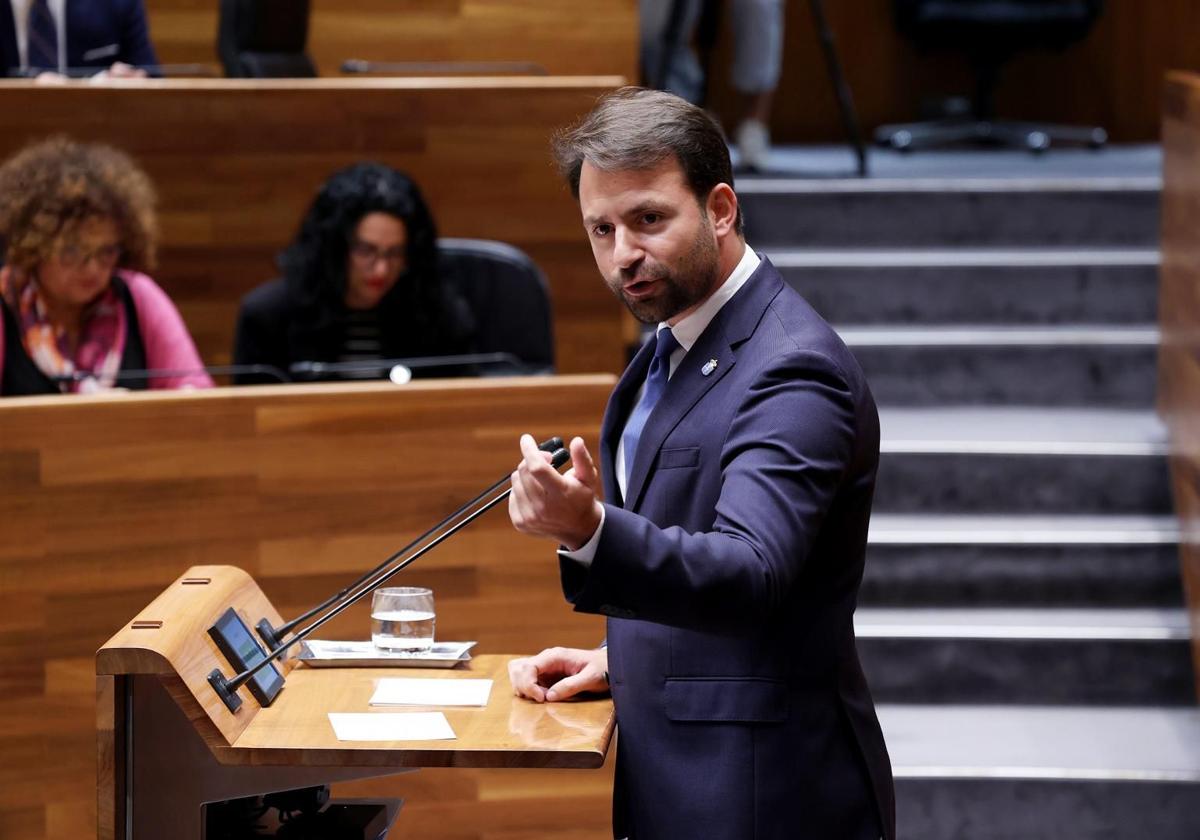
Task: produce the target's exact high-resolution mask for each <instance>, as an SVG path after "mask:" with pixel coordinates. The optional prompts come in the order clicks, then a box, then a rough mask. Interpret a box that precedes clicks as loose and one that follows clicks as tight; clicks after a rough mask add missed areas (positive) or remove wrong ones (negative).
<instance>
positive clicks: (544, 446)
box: [538, 437, 563, 452]
mask: <svg viewBox="0 0 1200 840" xmlns="http://www.w3.org/2000/svg"><path fill="white" fill-rule="evenodd" d="M562 448H563V439H562V438H560V437H552V438H546V439H545V440H544V441H542V442H541V443H539V444H538V449H540V450H542V451H543V452H557V451H558V450H560V449H562Z"/></svg>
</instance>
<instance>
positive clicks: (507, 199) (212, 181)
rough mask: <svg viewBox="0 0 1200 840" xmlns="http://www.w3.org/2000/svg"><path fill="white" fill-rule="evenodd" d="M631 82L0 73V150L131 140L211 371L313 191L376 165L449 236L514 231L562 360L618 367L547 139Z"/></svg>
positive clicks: (613, 339)
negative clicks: (417, 194) (537, 277)
mask: <svg viewBox="0 0 1200 840" xmlns="http://www.w3.org/2000/svg"><path fill="white" fill-rule="evenodd" d="M619 84H621V79H620V78H619V77H558V76H549V77H535V76H528V77H504V78H474V79H468V78H441V79H432V78H410V79H398V78H392V79H379V78H369V79H367V78H364V79H312V80H291V81H287V80H283V81H257V80H224V79H216V80H151V81H145V82H114V83H111V84H87V83H78V84H74V85H70V86H66V87H49V86H45V85H38V84H36V83H34V82H27V81H9V82H0V97H2V98H3V101H4V108H2V109H0V158H3V157H6V156H7V155H9V154H11V153H13V152H14V151H16V150H17V149H18V148H20V147H21V146H22V145H24V144H25V143H27V142H29V141H31V140H35V139H40V138H43V137H46V136H48V135H51V134H59V133H66V134H69V135H71V136H73V137H75V138H77V139H81V140H90V141H104V142H107V143H111V144H113V145H116V146H118V147H120V148H122V149H125V150H126V151H128V152H129V153H130V154H132V155H133V156H134V157H135V158H136V159H137V160H138V161H139V162H140V163H141V164H142V166H144V167H145V168H146V170H147V171H148V172H149V173H150V175H151V177H152V178H153V179H154V181H155V184H156V186H157V188H158V193H159V198H160V210H161V212H160V217H161V223H162V239H163V241H162V247H161V259H160V266H159V268H158V270H157V271H155V272H153V274H154V276H155V278H156V279H157V280H158V281H159V282H160V283H161V284H162V286H163V287H164V288H165V289H166V290H167V292H168V293H169V294H170V295H171V297H172V298H173V299H174V300H175V301H176V303H177V304H178V305H179V308H180V310H181V311H182V313H183V317H184V320H185V321H186V322H187V325H188V327H189V328H190V329H191V331H192V334H193V335H194V336H195V338H196V341H197V344H198V346H199V348H200V353H201V356H202V358H203V359H204V361H205V362H206V363H208V364H224V363H226V362H227V361H228V360H229V357H230V355H231V353H232V350H233V329H234V323H235V319H236V315H237V308H238V302H239V300H240V299H241V297H242V295H244V294H245V293H246V292H247V291H249V290H250V289H252V288H253V287H254V286H255V285H257V284H259V283H262V282H264V281H266V280H269V279H270V278H271V277H273V276H275V274H276V270H275V265H274V258H275V256H276V255H277V254H278V253H279V251H280V250H282V248H283V247H284V246H285V245H287V243H288V242H289V241H290V240H291V239H292V237H293V236H294V235H295V233H296V229H297V228H298V226H299V223H300V219H301V216H302V215H303V214H304V212H305V210H306V209H307V208H308V205H309V203H310V202H311V201H312V198H313V195H314V193H315V191H316V189H317V187H318V186H319V185H320V184H321V182H322V181H324V180H325V178H326V177H328V176H329V175H330V174H331V173H332V172H334V171H335V170H337V169H339V168H341V167H344V166H347V165H349V164H351V163H355V162H358V161H361V160H372V159H373V160H379V161H382V162H384V163H388V164H391V165H393V166H396V167H399V168H400V169H403V170H405V171H407V172H409V173H410V174H411V175H412V176H413V177H414V178H415V179H416V180H417V182H418V183H419V184H420V185H421V187H422V189H423V191H424V193H425V195H426V198H427V200H428V201H429V203H430V205H431V208H432V210H433V214H434V217H435V219H436V221H437V224H438V227H439V233H440V234H441V235H442V236H465V237H479V238H482V239H498V240H502V241H505V242H509V243H511V244H513V245H516V246H517V247H518V248H521V249H522V250H524V251H525V252H526V253H528V254H529V255H530V256H531V257H532V258H533V259H534V260H535V261H536V262H537V263H538V265H539V266H541V268H542V270H543V271H545V272H546V275H547V277H548V279H549V282H550V292H551V295H552V298H553V313H554V318H555V335H556V341H557V347H556V350H557V362H558V370H559V371H560V372H564V373H582V372H591V371H605V372H618V371H619V370H620V369H621V367H622V365H623V358H624V357H623V355H622V346H623V339H622V333H621V311H620V306H619V305H618V303H617V302H616V300H615V299H614V298H613V296H612V295H611V294H610V293H609V292H608V290H607V288H606V287H605V285H604V283H603V282H602V280H601V279H600V278H599V276H598V275H597V272H596V267H595V263H594V261H593V259H592V255H591V251H590V250H589V248H588V244H587V239H586V237H585V236H584V233H583V225H582V223H581V221H580V219H579V210H578V206H577V205H576V203H575V201H574V200H573V199H572V198H571V195H570V192H569V191H568V190H567V189H566V187H565V186H564V185H563V184H562V182H561V180H560V179H559V177H558V175H557V173H556V172H555V170H554V167H553V165H552V164H551V161H550V151H549V137H550V134H551V132H552V131H553V130H554V129H555V128H557V127H559V126H562V125H564V124H565V123H567V122H569V121H571V120H573V119H575V118H576V117H577V116H579V115H580V114H582V113H584V112H585V111H587V110H588V108H589V107H591V105H592V103H593V102H594V101H595V99H596V97H597V96H599V95H600V94H601V93H603V92H604V91H606V90H610V89H612V88H613V87H615V86H617V85H619Z"/></svg>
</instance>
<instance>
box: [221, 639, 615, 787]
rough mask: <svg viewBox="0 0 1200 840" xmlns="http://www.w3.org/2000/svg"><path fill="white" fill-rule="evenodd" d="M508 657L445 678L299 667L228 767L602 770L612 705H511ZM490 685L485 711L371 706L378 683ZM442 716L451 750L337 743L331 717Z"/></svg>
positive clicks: (516, 701) (228, 754)
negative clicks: (407, 679) (479, 681)
mask: <svg viewBox="0 0 1200 840" xmlns="http://www.w3.org/2000/svg"><path fill="white" fill-rule="evenodd" d="M512 658H514V657H512V656H506V655H495V654H492V655H483V656H477V657H475V658H474V659H473V660H471V662H470V663H468V665H467V667H458V668H454V669H452V670H445V669H425V670H421V669H416V668H387V669H384V668H309V667H306V666H304V665H298V666H296V667H295V668H293V669H292V670H291V671H290V672H289V673H288V676H287V683H286V685H285V687H284V689H283V691H282V692H281V693H280V695H279V697H278V698H277V699H276V701H275V703H274V704H272V705H271V706H270V707H269V708H266V709H261V710H260V711H259V712H258V713H257V714H256V715H255V716H254V719H253V720H252V721H251V722H250V724H249V725H248V726H247V727H246V729H245V730H244V731H243V732H242V734H241V735H240V736H239V737H238V739H237V741H236V742H235V743H234V744H233V746H232V747H231V748H229V749H228V750H219V751H217V757H218V759H219V760H220V761H222V762H223V763H227V764H255V765H260V764H284V765H293V766H294V765H314V766H362V767H374V766H380V767H542V768H550V767H572V768H595V767H600V766H601V765H602V764H603V763H604V755H605V752H606V751H607V749H608V744H609V740H610V738H611V737H612V733H613V729H614V726H615V717H614V715H613V707H612V701H611V700H609V699H607V698H605V699H591V700H584V701H580V702H576V703H534V702H532V701H529V700H523V699H521V698H518V697H515V696H514V695H513V692H512V685H511V683H509V681H508V666H507V664H508V661H509V660H510V659H512ZM388 677H419V678H422V679H425V678H428V679H447V680H455V679H491V680H493V681H494V682H493V685H492V692H491V696H490V698H489V700H488V705H487V706H486V707H485V708H448V707H418V706H412V707H407V706H406V707H403V708H400V707H388V708H381V707H376V706H370V705H369V700H370V698H371V695H372V694H373V693H374V692H375V688H376V686H377V685H378V683H379V680H381V679H385V678H388ZM404 711H441V712H444V713H445V715H446V719H447V720H448V721H449V722H450V726H451V728H453V729H454V733H455V734H456V735H457V736H458V737H457V739H456V740H453V741H412V742H403V741H374V742H349V741H339V740H338V739H337V737H336V736H335V735H334V732H333V727H332V725H331V724H330V723H329V718H328V713H329V712H371V713H373V714H381V713H389V712H392V713H394V712H404Z"/></svg>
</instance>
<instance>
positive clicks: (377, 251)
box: [350, 240, 408, 268]
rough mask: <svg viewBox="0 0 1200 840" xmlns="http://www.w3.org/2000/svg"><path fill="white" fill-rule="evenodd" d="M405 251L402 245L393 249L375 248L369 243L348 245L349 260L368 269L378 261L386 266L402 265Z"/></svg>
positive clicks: (357, 242) (405, 255) (356, 242)
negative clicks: (381, 261)
mask: <svg viewBox="0 0 1200 840" xmlns="http://www.w3.org/2000/svg"><path fill="white" fill-rule="evenodd" d="M407 256H408V254H407V249H406V248H405V246H403V245H397V246H395V247H393V248H387V249H386V250H385V249H383V248H377V247H375V246H374V245H372V244H371V243H370V242H361V241H358V240H356V241H354V242H351V243H350V258H351V259H352V260H354V261H355V262H356V263H358V264H359V265H361V266H364V267H367V268H370V267H371V266H373V265H375V263H377V262H378V261H379V260H383V261H384V262H385V263H387V264H388V265H404V261H405V259H406V257H407Z"/></svg>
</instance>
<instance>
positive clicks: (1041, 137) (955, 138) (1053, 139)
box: [875, 117, 1108, 152]
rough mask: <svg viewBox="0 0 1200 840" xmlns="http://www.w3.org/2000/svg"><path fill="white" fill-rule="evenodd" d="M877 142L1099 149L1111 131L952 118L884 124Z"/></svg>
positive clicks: (904, 145) (908, 147)
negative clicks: (1067, 145) (1065, 145)
mask: <svg viewBox="0 0 1200 840" xmlns="http://www.w3.org/2000/svg"><path fill="white" fill-rule="evenodd" d="M875 142H876V143H878V144H879V145H881V146H889V147H891V148H893V149H897V150H899V151H909V150H913V149H934V148H940V147H943V146H952V145H960V144H964V143H971V144H979V145H994V146H1005V147H1008V148H1016V149H1027V150H1029V151H1031V152H1044V151H1045V150H1046V149H1049V148H1050V147H1051V146H1056V145H1062V144H1069V145H1079V146H1088V147H1089V148H1092V149H1099V148H1101V147H1102V146H1104V144H1105V143H1107V142H1108V132H1107V131H1105V130H1104V129H1103V128H1101V127H1099V126H1074V125H1057V124H1052V123H1034V122H1018V121H1015V120H984V119H974V118H971V117H949V118H946V119H941V120H930V121H927V122H912V123H897V124H895V125H883V126H880V127H879V128H877V129H876V130H875Z"/></svg>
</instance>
